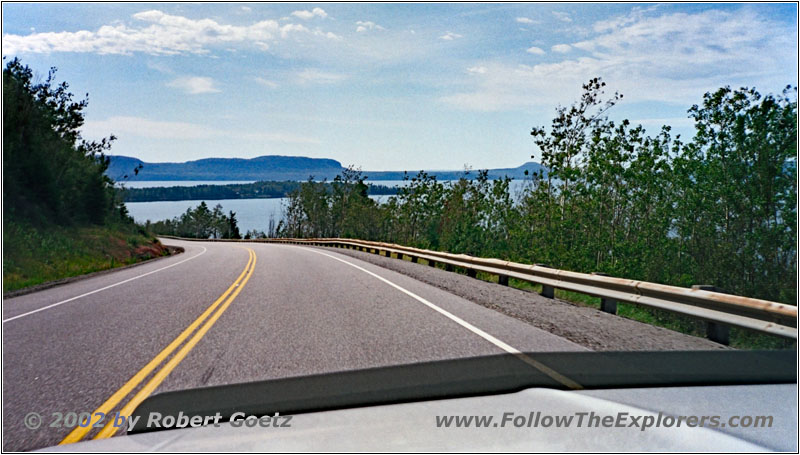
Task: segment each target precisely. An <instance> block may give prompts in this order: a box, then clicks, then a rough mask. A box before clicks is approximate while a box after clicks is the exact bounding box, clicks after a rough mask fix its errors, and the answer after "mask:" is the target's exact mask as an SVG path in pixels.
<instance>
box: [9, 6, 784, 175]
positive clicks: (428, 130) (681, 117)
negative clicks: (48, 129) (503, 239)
mask: <svg viewBox="0 0 800 455" xmlns="http://www.w3.org/2000/svg"><path fill="white" fill-rule="evenodd" d="M2 50H3V56H4V57H13V56H18V57H20V58H21V60H22V61H23V63H25V64H28V65H29V66H31V67H32V68H34V69H35V70H36V71H37V72H38V73H40V74H42V75H45V74H46V72H47V69H48V68H49V67H51V66H56V67H58V69H59V72H58V77H59V79H60V80H66V81H67V82H69V83H70V86H71V90H72V91H73V92H74V93H76V94H84V93H87V92H88V93H89V107H88V109H87V115H86V118H87V122H86V125H85V127H84V135H85V136H86V137H87V138H100V137H103V136H107V135H109V134H111V133H113V134H115V135H116V136H117V137H118V138H119V139H118V141H117V142H116V143H115V145H114V148H113V151H112V154H118V155H128V156H135V157H138V158H141V159H143V160H145V161H159V162H161V161H186V160H191V159H198V158H205V157H211V156H217V157H247V158H249V157H255V156H260V155H271V154H280V155H302V156H311V157H320V158H322V157H325V158H334V159H336V160H339V161H341V162H342V163H343V164H344V165H349V164H354V165H356V166H361V167H362V168H363V169H366V170H401V169H420V168H424V169H445V168H446V169H461V168H463V167H464V166H465V165H466V166H470V167H473V168H476V169H478V168H493V167H513V166H518V165H520V164H521V163H523V162H525V161H528V160H529V159H530V156H531V155H532V154H536V153H537V150H535V148H534V146H533V143H532V139H531V137H530V135H529V132H530V129H531V127H532V126H539V125H549V123H550V120H551V119H552V117H553V115H554V110H555V108H556V107H557V106H558V105H559V104H560V105H568V104H571V103H572V102H574V101H575V100H576V99H577V97H578V96H579V94H580V86H581V84H582V83H584V82H585V81H586V80H588V79H590V78H592V77H596V76H600V77H602V78H603V79H604V80H605V81H606V82H607V83H608V88H609V89H610V91H612V92H613V91H615V90H616V91H619V92H621V93H623V94H624V96H625V98H624V101H623V102H622V103H621V104H619V105H618V106H617V107H615V108H614V110H612V111H611V116H612V117H613V118H616V119H621V118H629V119H631V120H632V121H633V122H634V123H642V124H643V125H644V126H645V127H646V128H648V131H650V132H651V133H652V134H655V133H656V132H657V130H658V129H659V128H660V125H662V124H670V125H672V126H673V127H674V131H676V132H679V133H682V134H683V135H684V136H688V135H691V134H692V127H691V122H690V121H689V120H688V119H687V116H686V110H687V109H688V108H689V107H690V106H691V105H692V104H695V103H699V102H701V100H702V95H703V93H705V92H708V91H713V90H715V89H716V88H719V87H720V86H723V85H731V86H735V87H739V86H751V87H752V86H755V87H756V88H757V89H758V90H759V91H761V92H762V93H769V92H772V93H776V92H779V91H780V90H781V89H782V88H783V87H784V86H785V85H787V84H792V85H795V84H797V78H798V74H797V62H798V59H797V56H798V53H797V9H796V5H795V4H708V3H704V4H696V5H693V4H683V3H679V4H629V3H623V4H558V3H546V4H334V3H323V4H302V3H293V4H256V3H246V4H235V3H226V4H182V3H169V4H158V3H146V4H135V3H124V4H111V3H99V4H88V3H86V4H83V3H82V4H60V3H44V4H21V3H4V4H3V45H2Z"/></svg>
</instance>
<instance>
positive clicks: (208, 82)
mask: <svg viewBox="0 0 800 455" xmlns="http://www.w3.org/2000/svg"><path fill="white" fill-rule="evenodd" d="M167 86H169V87H175V88H178V89H181V90H183V91H184V92H186V93H188V94H190V95H198V94H201V93H218V92H219V91H220V90H219V89H218V88H216V87H214V80H213V79H211V78H210V77H200V76H187V77H179V78H177V79H174V80H173V81H172V82H170V83H168V84H167Z"/></svg>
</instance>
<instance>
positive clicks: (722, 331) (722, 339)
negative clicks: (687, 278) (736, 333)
mask: <svg viewBox="0 0 800 455" xmlns="http://www.w3.org/2000/svg"><path fill="white" fill-rule="evenodd" d="M692 289H699V290H701V291H711V292H718V293H720V294H730V293H729V292H727V291H725V290H724V289H720V288H718V287H716V286H712V285H708V284H696V285H694V286H692ZM706 338H708V339H709V340H711V341H714V342H716V343H719V344H724V345H725V346H727V345H729V344H730V342H731V328H730V327H729V326H727V325H723V324H719V323H716V322H712V321H706Z"/></svg>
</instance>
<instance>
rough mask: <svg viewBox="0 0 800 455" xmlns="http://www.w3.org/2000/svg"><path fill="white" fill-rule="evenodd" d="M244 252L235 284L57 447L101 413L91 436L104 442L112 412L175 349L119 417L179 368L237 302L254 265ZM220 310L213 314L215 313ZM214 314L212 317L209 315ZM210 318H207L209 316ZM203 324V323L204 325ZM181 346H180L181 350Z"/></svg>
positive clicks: (75, 438) (79, 433)
mask: <svg viewBox="0 0 800 455" xmlns="http://www.w3.org/2000/svg"><path fill="white" fill-rule="evenodd" d="M247 251H248V252H249V253H250V258H249V259H248V261H247V265H246V266H245V268H244V270H243V271H242V273H241V274H240V275H239V277H238V278H236V281H234V282H233V284H232V285H231V286H230V287H229V288H228V289H227V290H226V291H225V292H224V293H222V295H221V296H219V298H218V299H217V300H216V301H214V303H212V304H211V306H209V307H208V308H207V309H206V310H205V311H204V312H203V314H201V315H200V317H198V318H197V319H195V321H194V322H192V323H191V324H190V325H189V327H187V328H186V330H184V331H183V332H181V334H180V335H178V337H177V338H175V339H174V340H172V342H171V343H170V344H169V346H167V347H166V348H164V350H163V351H161V352H159V353H158V355H156V356H155V357H154V358H153V360H151V361H150V362H149V363H148V364H147V365H145V366H144V368H142V369H141V370H139V372H138V373H136V374H135V375H134V376H133V377H132V378H131V379H130V380H128V382H126V383H125V385H123V386H122V387H121V388H120V389H119V390H117V391H116V392H114V394H113V395H111V397H109V398H108V399H107V400H106V401H105V402H104V403H103V404H101V405H100V407H98V408H97V409H96V410H95V411H94V412H93V413H92V416H91V421H90V422H89V424H87V425H86V426H78V427H76V428H75V429H74V430H72V431H71V432H70V433H69V434H68V435H67V437H66V438H64V440H63V441H61V442H60V444H71V443H74V442H78V441H80V440H81V439H83V437H84V436H86V434H87V433H89V431H91V430H92V428H93V427H94V425H95V424H97V422H98V421H99V420H100V418H101V416H100V415H98V414H99V413H102V415H105V416H106V420H107V421H108V423H107V424H106V425H105V426H104V427H103V429H102V430H100V432H99V433H98V434H97V435H96V436H95V437H94V439H103V438H108V437H111V436H113V435H114V433H116V432H117V430H118V428H117V427H115V426H114V425H113V424H112V422H113V420H114V419H113V418H112V417H111V416H109V415H108V414H109V413H110V412H111V411H112V410H114V409H115V408H116V407H117V405H119V403H120V402H121V401H122V400H123V399H124V398H125V397H127V396H128V395H129V394H130V393H131V392H132V391H133V390H134V389H135V388H136V387H138V386H139V384H141V383H142V382H143V381H144V380H145V379H146V378H147V377H148V376H149V375H150V374H151V373H152V372H153V370H155V369H156V368H157V367H158V366H159V365H161V363H162V362H163V361H164V360H166V359H167V358H168V357H169V356H170V355H171V354H172V353H173V351H175V350H176V349H178V347H180V350H178V352H177V353H176V354H175V355H174V356H172V358H170V359H169V361H168V362H167V363H166V364H165V365H164V366H163V367H162V368H161V369H160V370H158V371H157V372H156V374H155V375H154V376H153V377H152V378H151V379H150V381H148V382H147V383H146V384H145V385H144V387H142V388H141V389H140V390H139V391H138V392H137V393H136V394H135V395H134V396H133V398H131V399H130V400H129V401H128V402H127V404H125V405H124V406H123V407H122V410H121V411H120V415H123V416H126V417H129V416H130V415H131V414H132V413H133V411H134V410H135V409H136V407H137V406H139V404H140V403H141V402H142V401H144V399H145V398H147V397H148V396H150V394H151V393H153V391H154V390H155V389H156V388H157V387H158V386H159V385H160V384H161V383H162V382H163V381H164V379H166V378H167V376H168V375H169V374H170V373H171V372H172V370H174V369H175V367H176V366H178V364H179V363H181V361H182V360H183V359H184V358H185V357H186V355H187V354H189V351H191V350H192V348H194V346H195V345H196V344H197V343H198V342H199V341H200V339H202V338H203V336H204V335H205V334H206V332H208V330H209V329H210V328H211V326H213V325H214V323H215V322H217V319H219V317H220V316H221V315H222V313H224V312H225V310H227V309H228V307H229V306H230V304H231V303H232V302H233V301H234V299H236V296H238V295H239V292H241V291H242V288H243V287H244V285H245V284H246V283H247V281H248V280H249V279H250V277H251V276H252V275H253V270H254V269H255V266H256V253H255V252H254V251H253V250H252V249H250V248H247ZM223 302H224V303H223ZM217 308H219V310H218V311H217V312H216V313H214V311H215V310H217ZM212 313H213V314H212ZM209 316H210V317H209ZM204 321H205V322H204ZM198 327H200V329H199V330H197V331H196V332H195V330H196V329H197V328H198ZM193 333H194V335H193V336H192V337H191V338H190V339H189V341H188V342H186V343H185V344H183V342H184V341H185V340H186V339H187V338H189V336H190V335H192V334H193ZM181 345H183V346H182V347H181Z"/></svg>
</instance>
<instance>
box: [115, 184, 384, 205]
mask: <svg viewBox="0 0 800 455" xmlns="http://www.w3.org/2000/svg"><path fill="white" fill-rule="evenodd" d="M325 185H326V186H330V185H331V184H330V183H326V184H325ZM298 188H300V182H292V181H287V182H254V183H236V184H226V185H196V186H170V187H152V188H125V189H122V190H120V192H121V194H122V199H123V200H124V201H125V202H151V201H195V200H205V201H212V200H221V199H262V198H282V197H287V196H288V195H289V194H290V193H291V192H293V191H296V190H297V189H298ZM328 190H329V191H330V188H329V189H328ZM368 193H369V194H372V195H389V194H397V189H396V188H394V187H389V186H385V185H372V184H370V185H368Z"/></svg>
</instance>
